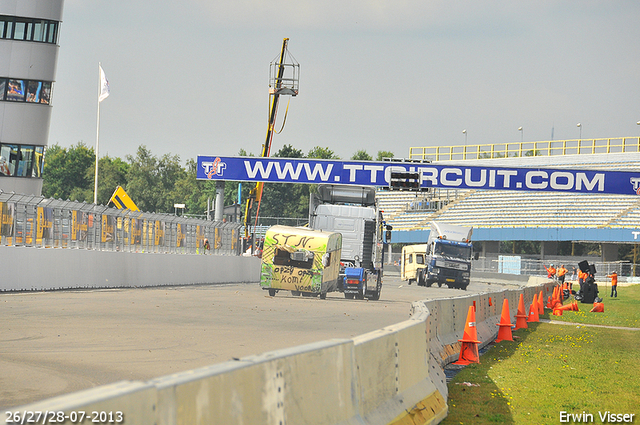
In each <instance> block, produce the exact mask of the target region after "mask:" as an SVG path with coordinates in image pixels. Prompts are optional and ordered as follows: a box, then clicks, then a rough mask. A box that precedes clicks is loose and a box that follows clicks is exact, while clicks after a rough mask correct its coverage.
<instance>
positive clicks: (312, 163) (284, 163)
mask: <svg viewBox="0 0 640 425" xmlns="http://www.w3.org/2000/svg"><path fill="white" fill-rule="evenodd" d="M214 166H215V170H214V169H213V167H214ZM392 172H413V173H419V175H420V181H421V187H423V188H427V187H438V188H445V189H453V188H457V189H490V190H526V191H561V192H584V193H607V194H625V195H626V194H628V195H635V194H640V189H638V187H639V186H640V185H639V182H640V172H628V171H609V170H591V169H588V170H587V169H583V170H575V169H547V168H526V167H512V168H501V167H478V166H461V165H451V166H448V165H447V166H445V165H440V164H430V163H409V162H404V163H403V162H386V161H383V162H377V161H337V160H317V159H291V158H252V157H210V156H199V157H198V175H197V178H198V179H200V180H229V181H245V182H247V181H248V182H258V181H262V182H279V183H312V184H318V183H331V184H344V185H356V186H388V184H389V180H390V175H391V173H392Z"/></svg>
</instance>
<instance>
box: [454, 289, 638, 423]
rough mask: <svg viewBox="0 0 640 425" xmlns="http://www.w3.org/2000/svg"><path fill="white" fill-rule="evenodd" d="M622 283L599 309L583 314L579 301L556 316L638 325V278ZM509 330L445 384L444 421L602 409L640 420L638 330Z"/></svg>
mask: <svg viewBox="0 0 640 425" xmlns="http://www.w3.org/2000/svg"><path fill="white" fill-rule="evenodd" d="M621 289H624V290H625V293H624V296H622V293H621V294H620V295H619V296H618V300H615V299H613V300H611V299H609V298H605V300H604V303H605V313H586V312H585V313H583V310H582V307H583V306H584V307H585V308H586V307H587V304H584V305H582V304H581V311H580V312H573V313H574V314H573V315H570V314H568V312H565V313H564V315H563V316H561V318H562V319H563V320H565V321H567V320H575V321H576V322H578V321H580V320H585V319H584V317H583V315H586V317H587V318H589V319H592V320H599V321H600V322H598V323H597V324H601V325H611V326H626V327H630V326H633V327H637V325H638V322H637V320H638V318H637V316H638V314H639V313H638V310H640V290H638V285H636V286H633V287H628V288H621ZM619 292H621V291H619ZM621 296H622V297H621ZM590 308H591V306H589V309H590ZM586 311H587V312H588V310H586ZM607 313H608V314H607ZM605 314H606V317H605ZM589 315H602V316H603V317H602V318H597V319H595V318H593V317H590V316H589ZM571 316H574V317H571ZM543 317H547V318H548V313H546V314H545V316H543ZM551 318H552V319H554V320H556V318H555V316H551ZM513 335H514V339H515V341H502V342H500V343H498V344H493V345H492V346H491V348H490V349H489V350H488V351H487V352H486V353H485V354H484V355H483V356H482V357H481V358H480V362H481V363H480V364H472V365H469V366H466V367H465V368H464V369H463V370H462V371H460V372H459V373H458V374H457V375H456V376H455V378H454V379H453V380H452V381H451V382H450V383H449V399H448V404H449V415H448V416H447V418H446V419H445V420H444V421H443V422H442V423H443V424H495V423H501V424H558V423H561V418H560V414H561V412H567V414H576V415H582V414H583V413H588V414H592V415H593V421H591V422H592V423H607V422H606V421H602V420H601V418H600V417H599V414H602V415H604V414H605V412H607V411H609V412H611V413H615V414H618V413H623V414H624V413H627V414H635V417H634V418H633V423H640V404H639V400H640V398H639V397H640V396H639V394H640V380H639V379H637V377H638V376H640V350H639V349H640V331H629V330H620V329H609V328H598V327H587V326H581V325H580V324H576V325H575V326H568V325H557V324H550V323H530V324H529V328H528V329H520V330H518V331H515V332H513ZM587 419H589V418H588V417H587ZM570 422H572V423H573V422H577V421H570Z"/></svg>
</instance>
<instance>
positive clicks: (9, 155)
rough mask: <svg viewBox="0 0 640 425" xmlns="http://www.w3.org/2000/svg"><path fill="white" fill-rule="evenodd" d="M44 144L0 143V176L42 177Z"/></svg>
mask: <svg viewBox="0 0 640 425" xmlns="http://www.w3.org/2000/svg"><path fill="white" fill-rule="evenodd" d="M43 154H44V146H34V145H14V144H6V143H0V176H7V177H42V163H43V160H44V155H43Z"/></svg>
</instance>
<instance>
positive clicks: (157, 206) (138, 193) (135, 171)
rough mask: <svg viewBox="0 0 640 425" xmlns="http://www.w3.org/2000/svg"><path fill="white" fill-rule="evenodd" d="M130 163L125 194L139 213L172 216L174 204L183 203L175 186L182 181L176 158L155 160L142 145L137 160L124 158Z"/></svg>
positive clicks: (181, 170)
mask: <svg viewBox="0 0 640 425" xmlns="http://www.w3.org/2000/svg"><path fill="white" fill-rule="evenodd" d="M127 160H128V161H129V163H130V166H129V170H128V172H127V187H126V189H125V190H126V191H127V193H128V194H129V196H130V197H131V199H133V201H134V202H135V203H136V205H138V208H140V210H142V211H150V212H159V213H161V212H164V213H172V212H173V210H174V209H173V204H174V203H184V199H183V196H184V194H183V193H180V192H179V190H178V189H176V183H177V182H178V181H179V180H181V179H184V178H185V175H186V173H187V172H186V171H185V170H184V168H182V166H181V165H180V157H179V156H178V155H170V154H165V155H163V156H162V157H161V158H158V157H156V156H154V155H152V154H151V151H150V150H149V149H148V148H147V147H146V146H144V145H140V146H139V147H138V151H137V153H136V156H135V157H134V156H131V155H127Z"/></svg>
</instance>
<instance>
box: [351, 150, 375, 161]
mask: <svg viewBox="0 0 640 425" xmlns="http://www.w3.org/2000/svg"><path fill="white" fill-rule="evenodd" d="M351 159H352V160H354V161H371V160H373V158H372V157H371V155H369V154H368V153H367V151H365V150H364V149H360V150H359V151H356V153H354V154H353V156H351Z"/></svg>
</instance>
